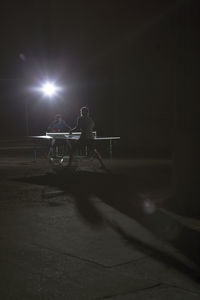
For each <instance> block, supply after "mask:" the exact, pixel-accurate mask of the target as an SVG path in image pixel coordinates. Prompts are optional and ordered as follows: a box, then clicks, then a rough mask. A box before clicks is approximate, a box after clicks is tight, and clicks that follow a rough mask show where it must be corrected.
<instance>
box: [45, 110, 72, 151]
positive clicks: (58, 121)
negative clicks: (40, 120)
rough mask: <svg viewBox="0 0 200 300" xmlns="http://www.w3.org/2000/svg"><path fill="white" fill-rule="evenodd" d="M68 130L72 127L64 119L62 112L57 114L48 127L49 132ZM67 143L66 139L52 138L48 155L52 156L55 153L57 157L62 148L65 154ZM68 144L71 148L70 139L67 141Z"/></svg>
mask: <svg viewBox="0 0 200 300" xmlns="http://www.w3.org/2000/svg"><path fill="white" fill-rule="evenodd" d="M66 131H71V128H70V127H69V125H67V124H66V122H65V121H64V120H63V119H62V116H61V115H60V114H56V115H55V119H54V120H53V121H52V122H51V123H50V124H49V126H48V128H47V132H54V133H58V132H66ZM65 145H66V144H65V141H63V140H59V139H52V141H51V144H50V149H49V154H48V156H49V157H50V156H51V155H53V156H55V157H56V156H57V155H58V153H59V152H60V151H59V150H60V149H62V152H63V153H62V155H63V154H64V150H65ZM67 146H68V148H69V149H70V150H71V144H70V143H69V141H67Z"/></svg>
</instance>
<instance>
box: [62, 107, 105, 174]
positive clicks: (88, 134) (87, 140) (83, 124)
mask: <svg viewBox="0 0 200 300" xmlns="http://www.w3.org/2000/svg"><path fill="white" fill-rule="evenodd" d="M94 126H95V124H94V121H93V120H92V118H90V117H89V109H88V108H87V107H85V106H84V107H82V108H81V109H80V117H78V118H77V123H76V126H75V127H74V128H73V129H72V130H71V133H72V132H73V131H75V130H80V131H81V136H80V138H79V140H78V141H77V143H76V144H75V145H74V146H73V147H72V151H71V154H70V157H69V164H68V166H69V167H70V166H71V164H72V159H73V155H74V152H75V151H76V150H77V149H80V148H82V147H85V146H87V147H88V150H89V154H93V155H94V156H95V157H96V158H97V159H98V161H99V162H100V164H101V167H102V168H103V169H106V167H105V165H104V163H103V160H102V158H101V155H100V153H99V152H98V151H97V149H96V147H95V141H94V134H93V129H94Z"/></svg>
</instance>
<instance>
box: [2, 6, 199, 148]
mask: <svg viewBox="0 0 200 300" xmlns="http://www.w3.org/2000/svg"><path fill="white" fill-rule="evenodd" d="M189 2H190V3H192V5H191V7H190V10H189V13H188V14H187V15H186V11H188V10H187V9H188V5H189V4H188V3H189ZM189 6H190V5H189ZM195 7H198V8H199V5H198V1H178V0H168V1H161V0H151V1H149V0H140V1H101V2H96V1H64V0H63V1H60V0H58V1H56V0H55V1H53V0H52V1H47V0H43V1H32V2H28V1H16V4H9V3H6V2H5V3H4V4H1V10H0V19H1V26H0V36H1V57H0V78H1V80H0V97H1V98H0V99H1V100H0V101H1V119H0V123H1V124H0V125H1V126H0V135H1V136H5V135H15V136H20V135H24V134H25V118H24V103H25V99H28V101H29V113H30V127H31V134H39V133H44V132H45V129H46V126H47V125H48V122H49V121H50V120H51V118H52V117H53V116H54V114H55V113H57V112H62V114H63V116H64V118H65V119H66V120H67V121H68V122H69V123H70V124H71V125H72V124H73V123H74V119H75V118H76V116H77V113H78V111H79V107H80V106H81V105H85V104H88V105H89V107H90V109H91V115H92V116H93V117H94V119H95V120H96V123H97V130H98V132H99V133H100V134H103V135H110V134H111V135H121V136H122V145H123V140H124V141H125V140H127V139H129V144H131V143H132V144H135V145H138V146H141V147H142V146H143V147H145V146H146V145H150V144H151V145H152V147H157V148H159V147H160V148H162V147H163V148H168V149H169V148H170V145H171V141H172V135H173V134H172V131H173V106H174V101H175V98H176V76H177V66H179V65H181V57H180V56H181V55H182V56H183V55H184V53H183V50H182V49H183V48H184V47H185V44H184V41H185V40H184V37H185V34H186V35H187V37H190V36H191V34H189V33H188V32H189V31H190V29H191V28H192V29H194V28H196V23H195V22H197V21H195V20H197V17H198V10H196V9H195ZM186 8H187V9H186ZM188 24H189V25H188ZM191 32H192V34H193V35H195V34H197V30H191ZM191 40H192V39H191ZM196 40H197V39H196ZM198 47H199V46H198ZM198 47H197V46H196V45H193V47H192V49H199V48H198ZM188 52H189V50H188ZM20 53H23V54H24V55H25V61H23V60H22V59H20V57H19V55H20ZM179 54H180V55H179ZM196 55H197V54H196ZM47 74H49V76H50V77H51V76H52V77H53V78H57V79H58V81H59V82H60V83H61V84H64V85H65V86H66V91H65V93H64V94H63V95H62V97H61V98H60V99H58V100H57V102H51V103H49V102H48V100H46V99H40V97H39V96H38V94H35V93H33V92H30V91H29V90H28V89H27V87H29V86H31V85H34V84H36V82H37V80H41V79H43V78H45V76H46V75H47ZM130 132H131V133H132V134H131V136H130ZM124 143H125V142H124Z"/></svg>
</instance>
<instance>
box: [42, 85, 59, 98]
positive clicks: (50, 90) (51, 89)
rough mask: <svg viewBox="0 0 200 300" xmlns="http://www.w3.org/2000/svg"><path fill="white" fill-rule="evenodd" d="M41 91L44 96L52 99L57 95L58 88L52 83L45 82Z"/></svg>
mask: <svg viewBox="0 0 200 300" xmlns="http://www.w3.org/2000/svg"><path fill="white" fill-rule="evenodd" d="M41 91H42V93H43V94H44V96H47V97H52V96H55V95H56V94H57V92H58V91H59V87H58V86H56V85H55V84H54V83H53V82H45V83H44V84H43V85H42V87H41Z"/></svg>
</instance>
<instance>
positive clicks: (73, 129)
mask: <svg viewBox="0 0 200 300" xmlns="http://www.w3.org/2000/svg"><path fill="white" fill-rule="evenodd" d="M77 129H80V118H77V121H76V126H75V127H74V128H72V129H71V130H70V132H71V133H72V132H73V131H75V130H77Z"/></svg>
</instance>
